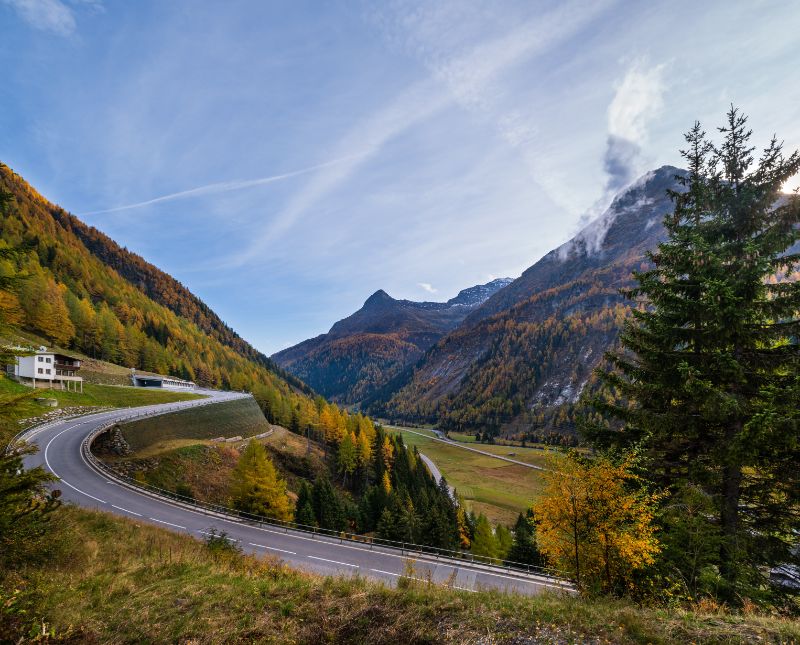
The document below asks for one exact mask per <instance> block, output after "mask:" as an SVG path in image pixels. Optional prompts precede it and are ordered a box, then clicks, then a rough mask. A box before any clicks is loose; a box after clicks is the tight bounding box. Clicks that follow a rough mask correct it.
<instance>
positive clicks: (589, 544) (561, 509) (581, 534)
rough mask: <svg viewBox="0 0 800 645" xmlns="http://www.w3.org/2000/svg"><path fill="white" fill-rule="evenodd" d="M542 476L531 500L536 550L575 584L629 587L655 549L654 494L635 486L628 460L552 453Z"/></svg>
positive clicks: (586, 586)
mask: <svg viewBox="0 0 800 645" xmlns="http://www.w3.org/2000/svg"><path fill="white" fill-rule="evenodd" d="M544 479H545V486H544V491H543V493H542V495H541V496H540V498H539V499H538V500H537V502H536V503H535V504H534V505H533V510H534V514H535V516H536V518H537V520H538V526H537V533H536V536H537V537H536V539H537V543H538V546H539V549H540V550H541V551H542V553H544V554H545V555H546V556H547V558H548V560H549V561H550V562H551V563H552V564H553V565H554V566H556V567H557V568H559V569H561V570H562V571H565V572H567V573H568V574H570V575H571V576H572V577H573V578H574V579H575V581H576V583H577V584H578V587H579V588H581V589H584V590H586V589H602V590H604V591H606V592H609V591H622V590H625V589H630V587H631V585H632V584H633V575H632V574H633V573H634V572H635V571H637V570H639V569H642V568H643V567H645V566H647V565H649V564H652V563H653V562H654V560H655V556H656V555H657V554H658V552H659V551H660V546H659V543H658V540H657V539H656V536H655V532H656V527H655V525H654V522H653V518H654V513H655V503H656V501H657V499H658V496H657V495H655V494H651V493H648V492H646V491H643V490H642V489H641V487H639V486H637V484H638V478H637V476H636V475H634V474H632V473H631V471H630V460H624V461H623V462H622V463H619V464H615V463H612V462H611V461H610V460H608V459H606V458H604V457H598V458H596V459H593V460H589V459H584V458H581V457H579V456H577V455H575V454H569V455H566V456H565V455H552V456H551V457H550V458H549V459H548V470H547V471H546V472H545V474H544Z"/></svg>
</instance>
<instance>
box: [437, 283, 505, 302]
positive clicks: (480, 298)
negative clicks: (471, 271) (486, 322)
mask: <svg viewBox="0 0 800 645" xmlns="http://www.w3.org/2000/svg"><path fill="white" fill-rule="evenodd" d="M513 281H514V279H513V278H495V279H494V280H492V281H491V282H487V283H486V284H478V285H475V286H474V287H469V288H467V289H462V290H461V291H459V292H458V295H457V296H456V297H455V298H450V300H448V301H447V304H448V305H450V306H451V307H454V306H455V307H473V306H476V305H479V304H481V303H483V302H485V301H486V300H488V299H489V298H490V297H491V296H493V295H494V294H495V293H496V292H498V291H500V289H502V288H503V287H505V286H506V285H508V284H511V283H512V282H513Z"/></svg>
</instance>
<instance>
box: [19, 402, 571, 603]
mask: <svg viewBox="0 0 800 645" xmlns="http://www.w3.org/2000/svg"><path fill="white" fill-rule="evenodd" d="M249 396H252V395H249ZM238 398H245V397H230V398H229V399H227V400H236V399H238ZM224 402H225V401H219V400H215V399H202V400H199V401H191V402H182V403H178V404H171V405H169V407H167V408H165V407H162V406H164V405H165V404H157V405H159V407H158V409H155V410H150V409H144V410H136V411H135V412H134V413H132V414H129V415H126V416H123V417H117V418H115V419H114V420H113V421H109V422H108V423H105V424H103V425H101V426H98V427H97V428H95V429H94V430H93V431H92V432H91V433H90V434H88V435H87V436H86V437H85V438H84V439H83V441H82V442H81V452H82V454H83V456H84V458H85V460H86V462H87V463H88V464H89V465H90V466H92V467H93V468H94V469H95V470H96V471H98V472H99V473H101V474H103V475H104V476H108V477H109V478H111V479H114V480H116V481H117V483H119V484H120V485H123V486H125V487H127V488H131V489H135V490H138V491H140V492H142V493H144V494H147V495H149V496H152V497H157V498H160V499H163V500H165V501H168V502H170V503H173V504H177V505H179V506H185V507H189V508H191V509H194V510H197V511H203V512H205V513H206V514H210V515H213V516H220V517H223V518H226V519H229V520H232V521H238V522H243V523H247V524H249V525H254V526H272V527H276V528H280V529H283V531H284V532H285V533H288V532H289V531H295V532H300V533H305V534H310V535H311V536H312V538H327V539H333V540H339V542H340V543H343V542H345V541H347V542H352V543H357V544H359V545H362V546H363V545H366V546H368V547H369V548H370V549H373V547H376V546H377V547H383V548H386V549H392V550H398V551H400V552H401V554H402V555H406V554H409V555H410V554H414V555H421V556H425V557H428V558H430V557H433V558H435V559H439V558H446V559H448V560H461V561H464V562H465V563H469V564H470V565H472V566H478V567H486V568H491V569H494V570H498V569H499V570H502V571H504V572H506V573H508V574H511V575H518V576H524V577H535V578H545V579H546V580H547V581H549V582H551V583H553V584H555V585H558V586H562V587H564V589H572V588H573V584H572V581H571V580H569V579H568V578H567V577H565V576H564V575H563V574H562V572H560V571H558V570H556V569H552V568H549V567H539V566H535V565H530V564H526V563H522V562H511V561H507V560H499V559H497V558H490V557H487V556H481V555H476V554H474V553H468V552H465V551H454V550H451V549H442V548H439V547H432V546H427V545H423V544H415V543H411V542H398V541H395V540H386V539H383V538H377V537H373V536H367V535H360V534H357V533H348V532H346V531H335V530H331V529H325V528H320V527H316V526H308V525H304V524H297V523H295V522H288V521H285V520H280V519H277V518H271V517H265V516H262V515H254V514H252V513H246V512H244V511H239V510H237V509H234V508H230V507H227V506H221V505H217V504H209V503H206V502H201V501H198V500H196V499H194V498H190V497H185V496H182V495H179V494H177V493H174V492H172V491H169V490H165V489H162V488H158V487H156V486H152V485H150V484H147V483H144V482H140V481H138V480H135V479H133V478H131V477H128V476H127V475H123V474H122V473H120V472H118V471H116V470H114V469H113V468H112V467H110V466H109V465H107V464H105V463H103V462H102V461H101V460H100V459H98V458H97V457H95V455H94V454H93V453H92V451H91V445H92V443H93V442H94V440H95V439H96V438H97V437H98V436H99V435H101V434H102V433H103V432H106V431H107V430H109V429H111V428H113V427H114V426H116V425H118V424H120V423H123V422H131V421H136V420H138V419H143V418H148V417H154V416H162V415H164V414H169V413H171V412H181V411H185V410H189V409H193V408H198V407H203V406H206V405H215V404H218V403H224ZM116 409H117V410H118V409H119V408H116ZM129 409H132V410H133V408H129ZM114 410H115V408H111V409H109V410H103V411H102V412H98V413H96V414H103V413H106V412H113V411H114ZM78 416H93V415H78ZM73 418H74V417H73ZM61 421H64V419H58V420H57V421H51V422H48V423H46V424H43V425H41V426H35V427H32V428H27V429H26V430H23V431H22V432H20V433H18V434H17V435H16V436H15V437H14V439H12V442H11V443H10V444H9V448H10V447H12V446H13V445H14V443H16V442H18V441H22V440H24V438H25V436H26V435H27V434H29V433H32V432H34V431H35V432H36V433H38V432H40V431H41V430H44V429H46V428H48V427H50V426H52V425H54V424H55V423H59V422H61Z"/></svg>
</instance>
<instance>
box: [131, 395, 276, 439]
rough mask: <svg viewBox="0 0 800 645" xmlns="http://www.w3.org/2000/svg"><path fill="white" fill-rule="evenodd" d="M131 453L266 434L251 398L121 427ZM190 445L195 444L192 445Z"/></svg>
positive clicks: (148, 419) (259, 409)
mask: <svg viewBox="0 0 800 645" xmlns="http://www.w3.org/2000/svg"><path fill="white" fill-rule="evenodd" d="M120 427H121V429H122V435H123V436H124V437H125V441H127V442H128V445H130V447H131V448H132V449H133V450H134V451H137V452H138V451H142V450H145V449H148V448H149V449H150V452H159V451H160V450H161V449H162V448H170V447H175V444H174V443H171V442H174V441H175V440H194V439H213V438H215V437H236V436H242V437H245V438H247V437H252V436H253V435H257V434H261V433H263V432H266V431H267V430H269V424H268V423H267V420H266V419H265V418H264V414H263V413H262V412H261V408H259V407H258V404H257V403H256V402H255V400H254V399H252V398H247V399H238V400H235V401H228V402H226V403H218V404H216V405H208V406H202V407H199V408H193V409H190V410H183V411H180V412H172V413H170V414H163V415H160V416H157V417H150V418H146V419H141V420H139V421H133V422H131V423H125V424H123V425H122V426H120ZM193 443H196V442H194V441H193Z"/></svg>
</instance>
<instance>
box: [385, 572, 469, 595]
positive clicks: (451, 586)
mask: <svg viewBox="0 0 800 645" xmlns="http://www.w3.org/2000/svg"><path fill="white" fill-rule="evenodd" d="M370 571H374V572H375V573H382V574H384V575H387V576H394V577H395V578H408V579H409V580H416V581H418V582H430V583H432V584H437V583H435V582H433V580H426V579H425V578H415V577H414V576H407V575H405V574H404V573H392V572H391V571H383V570H381V569H370ZM438 586H440V587H446V588H448V589H460V590H461V591H469V592H470V593H478V592H477V591H475V589H467V588H466V587H457V586H456V585H444V584H443V585H438Z"/></svg>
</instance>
